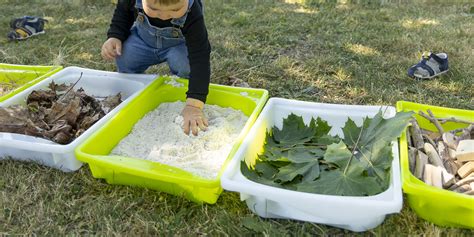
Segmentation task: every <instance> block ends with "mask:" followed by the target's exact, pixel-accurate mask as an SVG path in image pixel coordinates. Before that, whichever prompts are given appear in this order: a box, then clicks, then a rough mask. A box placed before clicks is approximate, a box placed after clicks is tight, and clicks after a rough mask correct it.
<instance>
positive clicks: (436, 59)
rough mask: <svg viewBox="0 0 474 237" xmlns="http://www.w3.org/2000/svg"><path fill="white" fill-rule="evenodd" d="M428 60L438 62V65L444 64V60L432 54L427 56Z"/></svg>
mask: <svg viewBox="0 0 474 237" xmlns="http://www.w3.org/2000/svg"><path fill="white" fill-rule="evenodd" d="M429 57H430V58H432V59H434V60H435V61H436V62H438V64H440V65H441V64H443V63H444V60H443V59H441V58H440V57H438V55H436V54H434V53H430V55H429Z"/></svg>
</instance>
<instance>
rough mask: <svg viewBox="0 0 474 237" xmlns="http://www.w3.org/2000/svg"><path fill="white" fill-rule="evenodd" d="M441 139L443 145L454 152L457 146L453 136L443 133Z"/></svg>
mask: <svg viewBox="0 0 474 237" xmlns="http://www.w3.org/2000/svg"><path fill="white" fill-rule="evenodd" d="M442 138H443V141H444V143H445V144H446V145H447V146H448V147H449V148H451V149H454V150H456V148H457V146H458V142H457V141H456V137H455V136H454V134H452V133H450V132H445V133H443V136H442Z"/></svg>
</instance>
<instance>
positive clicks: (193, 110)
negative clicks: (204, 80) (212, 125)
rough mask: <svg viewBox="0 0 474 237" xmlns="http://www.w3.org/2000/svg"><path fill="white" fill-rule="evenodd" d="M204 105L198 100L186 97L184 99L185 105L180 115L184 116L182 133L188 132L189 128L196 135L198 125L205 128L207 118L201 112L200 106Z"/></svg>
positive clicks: (202, 128)
mask: <svg viewBox="0 0 474 237" xmlns="http://www.w3.org/2000/svg"><path fill="white" fill-rule="evenodd" d="M203 107H204V103H203V102H202V101H200V100H196V99H192V98H188V99H187V100H186V106H184V108H183V111H182V112H181V115H183V118H184V127H183V130H184V133H185V134H186V135H188V134H189V131H190V130H191V131H192V132H193V135H194V136H197V135H198V127H199V128H200V129H201V130H202V131H205V130H206V129H207V126H208V125H209V124H208V121H207V118H206V117H205V116H204V113H203V112H202V108H203Z"/></svg>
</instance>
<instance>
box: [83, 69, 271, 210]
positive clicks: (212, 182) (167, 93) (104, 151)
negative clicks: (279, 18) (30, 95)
mask: <svg viewBox="0 0 474 237" xmlns="http://www.w3.org/2000/svg"><path fill="white" fill-rule="evenodd" d="M169 80H175V81H176V82H179V83H182V85H183V86H182V87H179V88H177V87H173V86H172V85H170V84H169V83H168V82H169ZM187 84H188V81H187V80H182V79H170V78H169V77H160V78H158V79H157V80H155V81H154V82H153V83H151V84H150V85H149V86H147V88H145V89H144V90H143V91H142V92H140V94H139V95H138V96H137V97H135V98H134V99H133V100H132V101H130V103H129V104H128V105H127V106H125V107H124V108H122V109H121V110H120V111H119V112H118V113H117V114H116V115H115V116H114V117H112V118H111V119H110V120H109V121H108V122H107V123H106V124H104V126H103V127H101V128H100V129H99V130H97V131H96V132H95V133H93V134H92V135H91V136H90V137H89V138H88V139H86V140H85V141H84V142H83V143H82V144H80V145H79V146H78V147H77V148H76V150H75V154H76V157H77V159H78V160H80V161H83V162H85V163H88V164H89V167H90V169H91V171H92V175H93V176H94V177H96V178H104V179H106V181H107V182H108V183H110V184H122V185H133V186H140V187H146V188H150V189H154V190H160V191H164V192H167V193H170V194H173V195H177V196H184V197H185V198H187V199H190V200H192V201H195V202H198V203H201V202H206V203H210V204H213V203H215V202H216V201H217V199H218V197H219V195H220V193H221V192H222V191H223V190H222V187H221V185H220V177H221V175H222V173H223V171H224V169H225V167H226V165H227V163H228V162H229V161H230V160H231V159H232V157H233V156H234V154H235V153H236V152H237V149H238V148H239V146H240V145H241V143H242V141H243V139H244V137H245V135H246V134H247V133H248V131H249V130H250V128H251V126H252V125H253V123H254V122H255V120H256V119H257V117H258V114H259V113H260V112H261V110H262V109H263V106H264V105H265V103H266V101H267V99H268V91H266V90H264V89H253V88H238V87H229V86H222V85H215V84H211V85H210V86H209V96H208V99H207V104H217V105H220V106H224V107H232V108H234V109H239V110H241V111H243V112H244V113H245V114H246V115H247V116H249V119H248V120H247V122H246V124H245V127H244V128H243V130H242V131H241V133H240V135H239V137H238V138H237V141H236V143H235V144H234V146H233V147H232V149H231V151H230V153H229V155H228V156H227V158H226V161H225V162H224V164H223V166H222V167H221V169H220V171H219V173H218V176H217V178H215V179H206V178H202V177H199V176H196V175H193V174H192V173H189V172H187V171H184V170H182V169H179V168H176V167H173V166H168V165H165V164H161V163H158V162H152V161H149V160H142V159H137V158H130V157H123V156H111V155H109V153H110V151H111V150H112V149H113V148H114V147H115V146H116V144H118V142H120V140H122V138H124V137H125V136H126V135H127V134H128V133H129V132H130V131H131V129H132V128H133V126H134V125H135V123H136V122H137V121H138V120H140V119H141V118H142V117H143V116H144V115H145V114H146V113H148V112H150V111H152V110H154V109H155V108H156V107H157V106H159V104H161V103H165V102H173V101H177V100H179V101H184V100H185V99H186V98H185V92H186V90H187ZM243 92H245V93H246V94H245V96H244V95H242V93H243Z"/></svg>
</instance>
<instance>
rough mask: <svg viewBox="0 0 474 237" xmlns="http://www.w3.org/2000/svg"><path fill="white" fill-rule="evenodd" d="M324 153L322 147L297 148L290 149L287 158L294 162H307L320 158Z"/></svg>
mask: <svg viewBox="0 0 474 237" xmlns="http://www.w3.org/2000/svg"><path fill="white" fill-rule="evenodd" d="M323 154H324V151H323V150H321V149H314V150H308V149H305V148H297V149H292V150H290V151H288V156H287V159H288V160H289V161H291V162H293V163H305V162H310V161H315V160H318V158H319V157H322V155H323Z"/></svg>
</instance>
